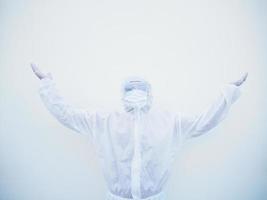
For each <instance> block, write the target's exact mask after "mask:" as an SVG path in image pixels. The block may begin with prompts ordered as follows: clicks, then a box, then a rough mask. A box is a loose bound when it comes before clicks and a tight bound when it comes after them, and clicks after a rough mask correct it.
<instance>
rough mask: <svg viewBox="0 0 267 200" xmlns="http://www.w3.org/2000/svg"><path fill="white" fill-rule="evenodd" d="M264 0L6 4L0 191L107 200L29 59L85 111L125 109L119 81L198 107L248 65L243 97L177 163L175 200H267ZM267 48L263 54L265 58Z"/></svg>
mask: <svg viewBox="0 0 267 200" xmlns="http://www.w3.org/2000/svg"><path fill="white" fill-rule="evenodd" d="M266 11H267V7H266V2H264V1H260V0H258V1H248V0H247V1H243V0H235V1H233V0H224V1H223V0H221V1H219V0H211V1H207V0H203V1H174V0H166V1H155V0H154V1H152V0H136V1H129V0H110V1H107V0H98V1H97V0H87V1H85V0H84V1H82V0H76V1H63V0H50V1H49V0H47V1H45V0H28V1H26V0H25V1H23V0H16V1H15V0H13V1H12V0H9V1H8V0H6V1H5V0H0V92H1V94H0V199H1V200H2V199H3V200H36V199H38V200H73V199H77V200H78V199H79V200H88V199H95V200H98V199H99V200H101V199H104V196H105V190H106V187H105V183H104V179H103V175H102V172H101V169H100V166H99V163H98V160H97V158H96V155H95V152H94V149H92V147H91V143H90V141H88V140H87V138H85V137H84V136H82V135H79V134H76V133H75V132H73V131H71V130H68V129H67V128H65V127H63V126H62V125H61V124H59V123H58V122H57V121H56V120H55V119H54V118H52V117H51V116H50V114H49V113H48V111H47V110H46V109H45V108H44V106H43V104H42V102H41V100H40V98H39V96H38V86H39V82H38V80H37V78H36V77H35V76H34V75H33V73H32V72H31V69H30V66H29V63H30V62H32V61H33V62H35V63H37V64H38V65H39V66H40V67H41V68H42V69H43V70H44V71H45V72H51V73H52V74H53V77H54V79H55V80H56V83H57V87H58V89H59V90H60V91H61V93H62V95H63V96H64V97H65V98H66V99H67V100H68V101H69V102H70V103H72V104H74V105H77V106H78V107H84V108H88V109H91V108H92V109H93V108H94V109H119V107H120V106H121V102H120V98H121V96H120V95H121V94H120V89H121V88H120V87H121V82H122V81H123V79H124V78H126V77H127V76H130V75H140V76H142V77H144V78H146V79H147V80H148V81H150V83H151V85H152V88H153V96H154V105H160V106H165V107H166V108H168V109H171V110H173V111H175V110H177V111H178V110H179V111H184V112H196V113H197V112H199V111H200V110H201V109H202V108H203V107H205V106H207V105H209V103H211V102H212V100H213V99H214V98H215V97H216V96H217V95H218V93H219V90H220V87H221V85H222V84H224V83H227V82H230V81H233V80H236V79H238V78H239V77H240V76H241V75H242V73H243V72H246V71H248V72H249V77H248V80H247V82H246V83H245V84H244V86H242V96H241V98H240V99H239V100H238V102H237V103H235V104H234V106H233V108H232V110H231V111H230V113H229V115H228V118H227V119H226V120H224V122H223V123H222V124H220V125H219V126H218V127H216V128H215V129H214V130H212V131H211V132H210V134H208V135H206V136H203V137H199V138H197V139H194V140H191V141H190V142H189V143H188V144H187V145H186V146H185V148H184V149H182V151H181V153H180V154H179V155H177V158H178V159H177V161H176V162H175V166H173V173H172V176H171V178H170V180H169V183H168V185H167V188H166V189H167V192H168V200H176V199H181V200H211V199H217V200H239V199H240V200H263V199H265V198H266V197H267V156H266V153H267V151H266V150H267V133H266V132H267V131H266V130H267V127H266V125H265V124H266V119H267V116H266V108H267V106H266V89H267V85H266V82H267V81H266V75H267V74H266V72H267V71H266V64H267V59H266V52H267V49H266V47H267V45H266V44H267V43H266V34H267V31H266V24H267V20H266ZM264 56H265V57H264Z"/></svg>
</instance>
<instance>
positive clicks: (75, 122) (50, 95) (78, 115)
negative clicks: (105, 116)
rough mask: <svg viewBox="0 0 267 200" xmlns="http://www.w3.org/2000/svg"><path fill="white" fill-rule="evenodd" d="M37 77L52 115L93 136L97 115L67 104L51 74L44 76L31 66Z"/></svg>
mask: <svg viewBox="0 0 267 200" xmlns="http://www.w3.org/2000/svg"><path fill="white" fill-rule="evenodd" d="M31 67H32V70H33V72H34V73H35V75H36V76H37V77H38V78H39V79H40V81H41V83H40V88H39V94H40V97H41V99H42V101H43V103H44V105H45V107H46V108H47V109H48V110H49V111H50V113H51V114H52V115H53V116H54V117H55V118H56V119H57V120H58V121H59V122H60V123H61V124H63V125H64V126H66V127H68V128H70V129H72V130H75V131H76V132H79V133H83V134H85V135H90V136H93V134H94V133H93V129H94V121H95V117H96V114H95V113H91V112H90V113H89V112H88V111H86V110H83V109H78V108H74V107H73V106H71V105H69V104H68V103H66V101H65V100H64V98H63V97H62V96H61V95H60V94H59V92H58V90H57V89H56V87H55V82H54V80H53V78H52V75H51V74H50V73H48V74H44V73H43V72H42V71H41V70H40V69H39V68H38V67H37V66H36V65H35V64H31Z"/></svg>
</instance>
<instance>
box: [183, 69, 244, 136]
mask: <svg viewBox="0 0 267 200" xmlns="http://www.w3.org/2000/svg"><path fill="white" fill-rule="evenodd" d="M247 75H248V74H247V73H246V74H244V75H243V76H242V78H241V79H239V80H237V81H235V82H231V83H228V84H226V85H225V86H224V87H223V88H222V90H221V93H220V95H219V96H218V97H217V99H216V100H215V101H214V102H213V103H212V104H211V105H210V106H209V107H207V108H206V109H204V110H203V111H202V112H201V113H199V114H197V115H186V114H183V113H180V115H179V118H178V120H179V131H180V134H181V136H183V137H184V138H192V137H196V136H199V135H202V134H204V133H207V132H208V131H210V130H211V129H213V128H214V127H216V126H217V125H218V124H219V123H220V122H221V121H222V120H223V119H225V117H226V115H227V114H228V112H229V110H230V108H231V106H232V104H233V103H234V102H235V101H236V100H237V99H238V98H239V97H240V94H241V91H240V86H241V85H242V84H243V83H244V82H245V80H246V78H247Z"/></svg>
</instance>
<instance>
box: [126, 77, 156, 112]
mask: <svg viewBox="0 0 267 200" xmlns="http://www.w3.org/2000/svg"><path fill="white" fill-rule="evenodd" d="M122 101H123V105H124V108H125V110H126V112H131V111H134V110H140V111H145V112H146V111H148V110H149V109H150V106H151V103H152V95H151V86H150V84H149V83H148V82H147V81H145V80H144V79H143V78H140V77H129V78H127V79H126V80H125V81H124V82H123V84H122Z"/></svg>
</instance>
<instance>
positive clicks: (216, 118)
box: [39, 77, 240, 200]
mask: <svg viewBox="0 0 267 200" xmlns="http://www.w3.org/2000/svg"><path fill="white" fill-rule="evenodd" d="M39 93H40V96H41V99H42V101H43V103H44V105H45V106H46V108H47V109H48V110H49V111H50V112H51V114H52V115H53V116H54V117H55V118H56V119H57V120H58V121H59V122H61V123H62V124H63V125H65V126H66V127H68V128H71V129H73V130H75V131H76V132H79V133H82V134H85V135H87V136H89V137H90V138H91V140H92V141H93V144H94V145H95V148H96V149H97V152H98V155H99V158H100V161H101V164H102V166H103V172H104V177H105V179H106V182H107V186H108V189H109V192H110V193H112V194H113V196H112V198H111V197H110V195H109V200H114V199H116V198H117V200H119V199H121V198H126V199H127V198H128V199H133V198H134V199H146V198H149V197H151V200H152V199H153V198H152V196H155V195H157V194H161V193H162V192H163V191H164V186H165V184H166V181H167V180H168V177H169V173H170V169H171V166H172V163H173V161H174V159H175V156H176V155H177V150H178V148H179V147H180V144H181V142H182V141H184V140H187V139H189V138H192V137H196V136H199V135H202V134H204V133H207V132H208V131H209V130H211V129H212V128H214V127H215V126H216V125H217V124H218V123H219V122H221V121H222V120H223V119H224V118H225V116H226V114H227V113H228V111H229V109H230V107H231V105H232V104H233V102H235V101H236V100H237V98H238V97H239V96H240V89H239V87H237V86H235V85H233V84H227V85H225V87H223V88H222V90H221V94H220V95H219V97H218V98H217V99H216V100H215V101H214V102H213V104H212V105H211V106H209V107H208V108H207V109H205V110H204V111H203V112H201V113H199V114H198V115H193V116H192V115H185V114H184V113H173V112H168V111H159V110H156V109H153V106H152V107H151V108H150V109H146V110H140V112H134V111H131V112H126V111H120V112H119V111H118V112H111V113H100V112H91V111H87V110H83V109H77V108H74V107H73V106H71V105H69V104H68V103H66V101H65V100H64V99H63V98H62V97H61V96H60V94H59V92H58V90H57V89H56V88H55V83H54V81H53V80H52V79H50V78H48V77H47V78H44V79H42V80H41V86H40V89H39ZM153 200H154V199H153ZM157 200H163V197H158V198H157Z"/></svg>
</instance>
